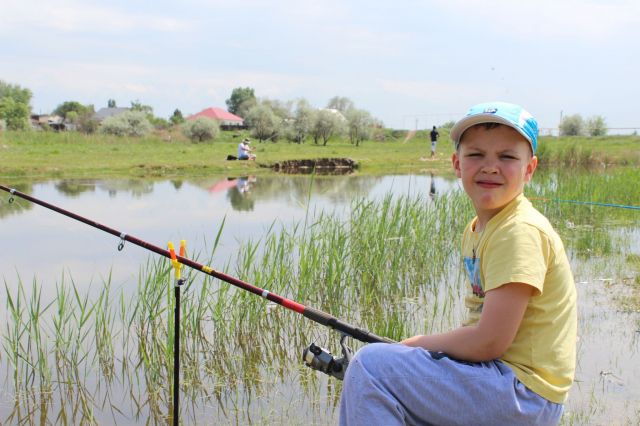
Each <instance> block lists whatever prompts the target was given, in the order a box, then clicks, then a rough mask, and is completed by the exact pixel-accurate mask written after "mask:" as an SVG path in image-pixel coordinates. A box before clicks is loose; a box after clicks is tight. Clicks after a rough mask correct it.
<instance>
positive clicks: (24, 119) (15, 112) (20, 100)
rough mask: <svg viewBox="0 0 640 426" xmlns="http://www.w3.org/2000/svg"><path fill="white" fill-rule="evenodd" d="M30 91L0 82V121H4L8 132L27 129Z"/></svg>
mask: <svg viewBox="0 0 640 426" xmlns="http://www.w3.org/2000/svg"><path fill="white" fill-rule="evenodd" d="M31 96H32V94H31V91H30V90H29V89H23V88H22V87H20V86H19V85H17V84H9V83H5V82H4V81H3V80H0V119H2V120H4V122H5V124H6V127H7V129H9V130H26V129H28V128H29V112H30V108H29V102H31Z"/></svg>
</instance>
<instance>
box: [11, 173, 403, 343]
mask: <svg viewBox="0 0 640 426" xmlns="http://www.w3.org/2000/svg"><path fill="white" fill-rule="evenodd" d="M0 189H2V190H3V191H6V192H8V193H10V194H11V195H12V196H17V197H20V198H23V199H25V200H27V201H30V202H32V203H34V204H38V205H40V206H42V207H45V208H47V209H49V210H53V211H55V212H57V213H60V214H62V215H64V216H67V217H70V218H72V219H75V220H77V221H79V222H82V223H85V224H87V225H89V226H93V227H94V228H98V229H100V230H101V231H104V232H108V233H109V234H111V235H114V236H116V237H119V238H120V241H121V242H120V245H119V246H118V249H119V250H121V249H122V247H123V245H124V241H129V242H130V243H132V244H135V245H137V246H140V247H142V248H144V249H147V250H149V251H152V252H154V253H157V254H159V255H161V256H164V257H166V258H168V259H171V253H170V252H169V251H168V250H165V249H163V248H161V247H158V246H156V245H153V244H150V243H148V242H146V241H144V240H141V239H139V238H136V237H134V236H132V235H129V234H126V233H124V232H121V231H118V230H116V229H113V228H110V227H108V226H105V225H103V224H101V223H98V222H95V221H93V220H91V219H87V218H85V217H83V216H80V215H78V214H75V213H73V212H70V211H68V210H65V209H62V208H60V207H58V206H55V205H53V204H50V203H47V202H46V201H42V200H39V199H37V198H35V197H32V196H30V195H27V194H25V193H23V192H20V191H18V190H16V189H13V188H9V187H6V186H4V185H0ZM12 201H13V199H10V200H9V202H12ZM176 258H177V260H178V261H179V262H180V263H181V264H183V265H186V266H189V267H190V268H193V269H197V270H198V271H201V272H204V273H205V274H207V275H210V276H212V277H214V278H218V279H219V280H222V281H225V282H227V283H229V284H231V285H233V286H236V287H239V288H241V289H243V290H246V291H248V292H251V293H253V294H255V295H258V296H261V297H263V298H265V299H267V300H270V301H272V302H274V303H277V304H278V305H281V306H284V307H285V308H287V309H290V310H292V311H295V312H297V313H299V314H302V315H303V316H304V317H306V318H308V319H310V320H312V321H315V322H317V323H318V324H322V325H324V326H327V327H330V328H333V329H336V330H338V331H340V332H342V333H344V334H347V335H349V336H351V337H353V338H354V339H357V340H360V341H361V342H365V343H376V342H382V343H394V341H393V340H391V339H388V338H386V337H380V336H377V335H375V334H373V333H370V332H369V331H367V330H364V329H361V328H358V327H355V326H353V325H351V324H349V323H347V322H344V321H342V320H339V319H338V318H336V317H334V316H332V315H330V314H328V313H326V312H323V311H320V310H318V309H314V308H311V307H308V306H304V305H302V304H301V303H298V302H295V301H293V300H290V299H287V298H286V297H282V296H279V295H277V294H275V293H272V292H270V291H268V290H265V289H262V288H260V287H257V286H254V285H252V284H249V283H247V282H245V281H242V280H240V279H238V278H235V277H232V276H230V275H227V274H225V273H223V272H220V271H216V270H215V269H213V268H211V267H209V266H206V265H203V264H201V263H198V262H196V261H193V260H191V259H188V258H186V257H183V256H178V255H176Z"/></svg>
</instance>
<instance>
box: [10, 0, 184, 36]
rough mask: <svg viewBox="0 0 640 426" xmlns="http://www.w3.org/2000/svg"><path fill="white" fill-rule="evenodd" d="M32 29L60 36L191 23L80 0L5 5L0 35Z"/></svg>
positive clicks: (177, 27)
mask: <svg viewBox="0 0 640 426" xmlns="http://www.w3.org/2000/svg"><path fill="white" fill-rule="evenodd" d="M24 28H29V29H31V30H32V31H35V30H38V31H43V32H48V31H54V32H61V33H85V32H89V33H103V34H119V33H122V32H124V31H129V30H134V29H135V30H141V29H142V30H144V29H147V30H155V31H176V30H184V29H187V28H188V24H187V23H186V22H183V21H181V20H178V19H175V18H173V17H164V16H155V15H154V14H153V12H151V13H149V12H145V13H135V12H132V11H131V10H124V9H123V10H119V9H117V8H115V7H113V6H111V5H104V6H103V5H96V4H91V3H89V2H85V1H79V0H57V1H55V2H49V1H11V2H8V3H7V4H3V5H2V13H1V14H0V33H1V32H4V33H7V34H9V33H11V32H12V31H16V30H18V31H22V30H23V29H24Z"/></svg>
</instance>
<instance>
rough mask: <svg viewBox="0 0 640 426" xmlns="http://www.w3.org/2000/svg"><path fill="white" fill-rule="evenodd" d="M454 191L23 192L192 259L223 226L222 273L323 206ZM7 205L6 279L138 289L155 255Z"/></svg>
mask: <svg viewBox="0 0 640 426" xmlns="http://www.w3.org/2000/svg"><path fill="white" fill-rule="evenodd" d="M9 186H10V185H9ZM457 187H458V184H457V182H456V181H455V180H447V179H444V178H440V177H431V176H384V177H362V176H339V177H315V178H313V179H312V178H311V177H308V176H306V177H305V176H271V177H241V178H228V177H224V176H221V177H215V178H209V179H202V180H184V181H182V180H181V181H176V180H174V181H170V180H164V181H146V180H90V181H89V180H87V181H49V182H45V183H37V184H33V185H30V186H29V187H28V188H25V189H21V191H22V192H25V193H28V194H29V195H32V196H33V197H36V198H39V199H41V200H43V201H46V202H48V203H51V204H54V205H57V206H58V207H61V208H63V209H65V210H69V211H71V212H73V213H76V214H79V215H81V216H84V217H86V218H88V219H91V220H94V221H96V222H99V223H101V224H103V225H106V226H108V227H110V228H114V229H117V230H119V231H122V232H125V233H126V234H129V235H132V236H135V237H137V238H140V239H142V240H145V241H147V242H149V243H151V244H154V245H157V246H160V247H166V244H167V242H169V241H172V242H174V244H176V246H177V245H178V244H179V242H180V240H182V239H185V240H186V241H187V248H188V253H189V255H190V256H193V255H194V254H198V253H199V254H202V255H203V256H205V257H207V258H208V255H209V254H210V252H211V249H212V245H213V243H214V241H215V237H216V235H217V233H218V230H219V229H220V227H221V226H222V225H223V223H224V227H223V231H222V236H221V240H220V244H219V246H218V248H217V250H216V252H215V256H214V259H215V260H216V261H217V262H216V263H217V264H216V265H211V266H214V267H215V266H218V267H220V266H221V265H223V264H226V263H227V262H230V261H233V259H234V253H235V251H236V249H237V247H238V244H239V243H241V242H243V241H247V240H249V239H257V238H260V236H262V235H263V234H264V232H265V231H266V230H267V229H268V228H269V227H270V226H271V225H273V224H274V223H275V224H277V225H279V224H282V225H288V224H292V223H296V222H302V221H304V220H305V217H308V216H311V215H312V213H313V212H314V211H320V210H324V211H327V212H330V211H337V212H344V211H346V209H347V208H348V207H349V205H350V203H351V201H352V200H353V199H355V198H367V199H380V198H382V197H384V196H385V194H388V193H390V192H391V193H395V194H398V195H412V196H413V195H417V196H421V197H425V199H427V200H428V199H429V198H430V196H433V195H434V194H435V195H437V194H439V193H440V194H441V193H443V192H447V191H450V190H452V189H454V188H457ZM3 194H5V195H3ZM2 197H4V198H2ZM0 199H1V200H2V204H0V209H1V210H0V235H2V241H4V242H6V243H8V245H9V246H10V247H6V248H5V250H3V255H2V257H0V275H1V276H2V278H3V279H5V280H7V281H9V282H15V281H16V277H17V276H18V275H19V276H20V278H21V279H22V280H23V281H26V282H29V281H31V280H32V279H34V278H35V279H37V281H38V282H39V283H41V284H42V285H43V286H44V288H45V292H46V288H47V286H49V288H53V287H54V284H55V283H56V282H59V281H60V280H61V278H62V276H63V275H65V276H67V277H69V276H71V277H72V278H73V279H74V281H75V282H76V285H78V286H79V287H80V288H88V287H90V286H91V287H100V284H101V283H102V282H103V279H105V278H106V277H107V276H109V274H111V279H112V283H113V284H114V286H115V287H116V288H117V287H125V288H126V287H127V286H134V287H135V285H136V282H137V277H138V272H139V266H140V265H141V263H143V262H144V261H145V260H146V259H147V258H148V257H149V252H148V251H146V250H144V249H142V248H139V247H137V246H135V245H133V244H131V243H126V244H125V248H124V249H123V250H122V251H121V252H119V251H118V250H117V246H118V244H119V239H118V238H117V237H114V236H112V235H110V234H107V233H104V232H102V231H100V230H98V229H95V228H92V227H89V226H87V225H85V224H83V223H81V222H78V221H75V220H73V219H70V218H68V217H66V216H62V215H60V214H58V213H55V212H53V211H50V210H48V209H46V208H43V207H40V206H37V205H33V204H31V203H29V202H28V201H25V200H22V199H19V198H17V199H16V201H15V203H13V204H8V203H7V201H8V199H9V194H7V193H5V192H3V193H2V194H0Z"/></svg>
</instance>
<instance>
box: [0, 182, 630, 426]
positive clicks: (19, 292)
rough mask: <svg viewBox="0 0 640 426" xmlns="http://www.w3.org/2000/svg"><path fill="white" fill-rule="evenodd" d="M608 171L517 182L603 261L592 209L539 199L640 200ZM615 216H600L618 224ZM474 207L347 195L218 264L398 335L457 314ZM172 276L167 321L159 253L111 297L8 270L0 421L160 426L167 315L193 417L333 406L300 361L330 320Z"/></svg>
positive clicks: (165, 267) (333, 395)
mask: <svg viewBox="0 0 640 426" xmlns="http://www.w3.org/2000/svg"><path fill="white" fill-rule="evenodd" d="M631 173H637V172H631ZM634 176H635V175H634ZM617 179H620V182H622V181H624V180H625V179H628V175H624V176H622V175H621V176H615V175H614V176H609V177H605V176H598V175H593V176H592V177H589V178H588V179H585V182H582V183H581V184H580V185H577V187H576V186H571V187H565V186H564V185H562V184H561V183H560V182H562V180H563V179H562V178H561V177H559V176H558V175H547V176H545V177H543V178H542V180H541V183H540V184H539V185H537V186H532V187H531V188H530V189H529V190H528V191H529V194H530V196H532V197H533V196H536V197H538V198H539V199H538V200H537V201H535V200H534V202H536V203H537V204H538V205H539V206H540V207H541V208H542V209H544V210H545V212H546V213H547V214H548V215H549V217H550V219H551V220H552V222H554V224H558V223H562V222H563V221H566V220H568V219H567V218H568V217H569V216H567V214H568V212H571V214H572V215H571V216H570V217H571V220H572V221H573V225H571V226H569V225H563V226H561V232H563V233H564V236H565V237H567V240H568V241H569V243H568V249H569V250H570V251H571V252H576V253H578V254H580V253H589V252H590V253H594V252H595V251H598V253H600V255H601V256H602V258H603V259H607V256H610V254H611V252H612V251H614V247H617V246H618V245H617V241H616V239H615V238H616V237H615V236H612V235H611V233H605V232H604V230H603V232H602V234H597V235H595V234H593V233H592V234H590V232H593V231H594V230H596V229H598V227H599V224H598V220H600V221H604V220H605V218H604V217H601V216H598V215H600V214H601V213H599V212H597V211H595V210H594V211H593V212H592V214H584V213H583V214H578V213H577V210H574V209H576V207H575V206H573V205H564V204H559V203H555V202H552V201H547V200H551V199H555V198H583V197H584V196H585V194H591V195H592V196H593V197H594V198H597V197H600V196H602V197H604V196H605V195H606V196H614V197H618V196H619V197H620V198H619V200H620V201H621V202H626V203H635V202H637V198H638V197H639V195H638V194H628V193H627V192H628V191H627V192H625V190H624V189H623V188H616V189H615V190H612V191H611V192H609V193H607V194H605V193H604V192H600V190H599V188H600V186H601V185H603V180H606V184H607V185H609V184H611V183H612V182H613V183H616V182H618V180H617ZM543 199H544V200H543ZM574 213H575V214H574ZM618 214H621V215H622V213H615V214H613V215H612V217H613V220H616V221H617V220H620V221H625V216H618ZM471 217H472V209H471V206H470V204H469V202H468V201H467V199H466V197H465V196H464V195H463V194H462V193H461V192H453V193H450V194H447V195H443V196H438V197H436V198H435V199H433V200H432V199H430V198H420V197H396V196H392V195H388V196H386V197H385V198H383V199H382V200H381V201H368V200H364V199H358V200H355V201H354V202H353V203H352V205H351V207H350V209H349V211H348V215H347V216H346V217H343V216H341V215H340V214H338V213H333V214H328V213H326V212H322V211H321V212H312V211H309V212H308V215H307V217H306V218H305V220H304V221H303V222H301V223H297V224H293V225H292V226H280V225H279V224H277V223H274V224H273V225H272V226H271V227H270V228H269V229H268V230H267V231H266V232H265V234H264V235H262V236H257V237H256V238H255V239H254V240H250V241H247V242H245V243H243V244H242V245H241V247H240V249H239V252H238V254H237V256H236V257H235V258H234V260H233V262H232V263H229V264H227V265H226V266H225V268H224V270H226V271H229V273H230V274H232V275H234V276H237V277H239V278H240V279H243V280H246V281H248V282H251V283H254V284H256V285H257V286H259V287H262V288H266V289H268V290H270V291H272V292H275V293H277V294H280V295H282V296H285V297H287V298H290V299H293V300H296V301H298V302H300V303H303V304H305V305H307V306H311V307H314V308H317V309H321V310H323V311H326V312H329V313H331V314H332V315H335V316H336V317H339V318H341V319H343V320H345V321H347V322H350V323H353V324H355V325H359V326H361V327H363V328H365V329H368V330H370V331H372V332H374V333H376V334H378V335H383V336H388V337H390V338H393V339H401V338H403V337H406V336H409V335H412V334H416V333H429V332H434V331H440V330H442V329H445V328H449V327H451V326H452V324H456V323H457V322H458V319H459V318H460V316H461V314H462V310H463V306H462V304H461V303H460V302H458V300H460V299H461V297H460V296H461V293H462V292H463V290H464V289H463V287H462V285H461V284H462V278H461V272H460V271H461V270H460V268H459V260H458V256H459V254H458V251H459V248H458V244H459V237H460V233H461V231H462V228H463V226H464V225H465V224H466V223H467V222H468V220H469V219H470V218H471ZM626 220H627V222H625V223H629V222H628V217H626ZM221 232H222V228H221V229H220V230H219V232H218V234H217V236H216V239H215V241H214V243H213V247H212V250H211V253H210V254H209V258H210V259H211V258H212V257H213V253H214V252H215V249H216V247H217V245H218V242H219V239H220V234H221ZM598 232H599V231H598ZM598 235H603V236H606V238H604V237H603V238H600V237H598ZM620 238H624V233H622V234H621V236H620ZM193 257H195V258H196V259H197V258H198V257H200V256H199V255H198V254H195V255H194V256H193ZM630 259H632V260H633V259H636V258H635V257H633V256H632V257H630ZM204 263H208V262H206V261H204ZM629 263H630V264H631V263H633V262H632V261H630V262H629ZM184 277H185V278H186V282H187V284H186V285H185V286H184V287H183V289H182V294H183V298H182V305H181V308H182V313H183V314H182V322H181V324H179V325H175V324H173V323H172V321H173V319H172V318H173V315H172V314H173V308H174V298H173V297H172V295H173V285H174V282H173V276H172V269H171V265H170V264H169V262H168V261H166V260H165V259H162V258H158V257H150V258H149V260H148V261H147V262H146V263H145V264H144V265H142V266H141V268H140V272H139V279H138V283H137V288H136V290H135V291H134V292H133V294H127V295H125V294H124V292H121V293H120V294H114V292H113V290H112V285H111V278H110V277H107V278H106V279H105V280H104V282H102V283H101V291H100V292H98V294H97V296H95V298H94V299H90V298H89V296H88V294H89V293H87V294H82V293H81V291H80V290H79V286H78V285H77V284H76V283H75V282H74V281H73V279H70V278H68V279H67V278H65V277H64V276H63V279H62V281H61V283H59V284H58V285H57V287H56V293H55V296H54V297H53V300H51V301H44V300H42V292H41V289H40V288H39V286H38V284H37V282H35V281H34V282H33V283H32V285H31V289H30V292H29V295H28V296H27V290H28V286H25V284H24V283H22V281H21V280H20V279H18V283H17V289H16V290H13V289H10V287H9V285H8V283H7V282H6V281H5V293H6V301H7V302H6V306H7V312H8V321H7V323H6V325H5V327H4V329H3V331H2V333H3V334H2V347H3V357H2V360H3V362H4V363H5V364H6V366H7V369H8V373H9V374H8V376H7V378H8V379H9V380H8V382H9V384H10V386H9V391H10V392H11V393H12V394H13V395H14V396H15V401H16V403H15V406H14V407H12V408H11V410H10V413H9V414H5V415H4V418H0V422H2V423H20V424H22V423H27V424H30V423H36V422H40V423H47V422H61V423H74V424H75V423H83V424H97V423H118V422H132V421H135V422H139V423H166V422H167V421H168V420H169V419H170V414H171V401H172V398H171V397H172V395H171V385H170V384H171V383H172V375H173V363H172V361H173V359H172V350H173V340H172V339H173V332H172V327H174V326H180V327H181V336H182V342H181V345H180V348H181V360H182V367H181V370H182V377H181V385H180V386H181V387H180V392H181V394H182V400H183V404H182V405H181V411H182V413H181V416H183V417H184V416H186V417H187V418H188V419H190V420H189V421H193V422H197V421H198V420H199V419H200V420H201V418H202V417H201V416H203V415H206V416H208V417H213V418H216V419H218V420H220V421H226V422H229V423H233V422H236V423H242V424H244V423H251V422H253V421H255V420H256V419H257V421H258V422H260V421H267V420H265V419H271V420H274V419H281V420H282V419H286V418H288V415H291V416H297V417H296V418H304V416H305V415H304V414H300V413H299V412H298V411H297V410H305V411H304V413H318V412H320V413H321V415H322V416H324V417H321V418H326V416H330V415H331V413H332V412H333V409H334V408H335V405H336V404H337V401H338V396H339V392H340V382H337V381H334V380H327V378H326V377H324V376H321V375H319V374H317V373H315V372H313V371H312V370H309V369H306V368H305V367H303V366H302V364H301V361H300V357H301V351H302V349H303V348H304V347H306V346H307V345H308V344H309V343H311V342H316V343H318V344H320V345H322V346H326V347H328V348H329V349H331V350H333V351H334V352H335V351H336V350H337V349H338V347H337V338H336V336H332V332H331V331H329V330H327V329H326V328H324V327H322V326H319V325H317V324H315V323H312V322H310V321H308V320H306V319H304V318H303V317H301V316H299V315H297V314H295V313H293V312H291V311H288V310H286V309H284V308H282V307H279V306H277V305H274V304H272V303H269V302H266V301H265V300H264V299H262V298H260V297H256V296H255V295H253V294H250V293H248V292H245V291H243V290H240V289H237V288H235V287H232V286H230V285H228V284H226V283H224V282H220V281H218V280H215V279H212V278H211V277H209V276H206V275H204V274H198V273H196V272H195V271H190V270H186V271H184ZM350 344H352V345H353V346H354V348H356V349H357V348H358V347H359V346H361V344H360V343H359V342H350ZM263 400H265V401H273V402H276V401H277V404H276V405H272V406H269V405H268V403H263V402H261V401H263ZM256 407H257V408H256ZM274 407H275V408H274ZM300 407H302V408H300ZM256 410H258V411H257V412H256ZM274 410H275V411H274ZM203 413H206V414H203ZM590 415H591V414H590V413H589V412H588V411H587V412H574V413H572V414H571V417H567V421H568V422H569V423H573V422H578V423H579V422H581V421H582V420H583V418H585V416H586V418H588V417H589V416H590ZM309 417H311V418H313V416H309Z"/></svg>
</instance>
